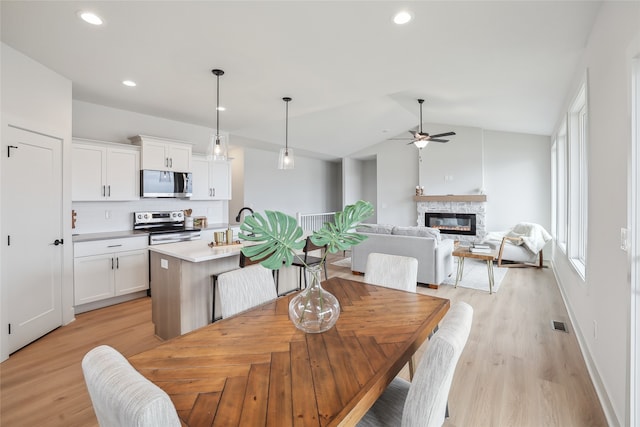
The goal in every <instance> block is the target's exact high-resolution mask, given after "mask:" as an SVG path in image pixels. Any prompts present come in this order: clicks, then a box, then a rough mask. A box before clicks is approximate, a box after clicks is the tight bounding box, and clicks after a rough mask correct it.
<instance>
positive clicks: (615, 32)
mask: <svg viewBox="0 0 640 427" xmlns="http://www.w3.org/2000/svg"><path fill="white" fill-rule="evenodd" d="M639 23H640V3H638V2H603V4H602V7H601V10H600V13H599V15H598V18H597V20H596V22H595V24H594V28H593V30H592V32H591V35H590V37H589V41H588V43H587V48H586V52H585V55H584V59H583V63H582V65H581V66H580V67H579V68H578V69H577V70H576V77H575V79H574V88H573V90H572V91H571V92H569V93H567V94H566V104H565V109H564V111H566V110H567V107H568V105H569V102H570V100H571V99H572V98H573V97H574V96H575V94H576V91H577V89H578V85H579V83H580V82H581V79H582V78H583V76H584V74H585V71H586V70H588V108H589V134H588V174H589V182H588V185H589V194H588V206H589V208H588V236H587V240H588V247H587V266H586V281H584V282H583V281H582V280H581V279H580V277H579V276H578V275H577V274H576V272H575V271H574V270H573V268H572V267H571V265H570V264H569V261H568V259H567V257H566V256H565V254H564V253H562V251H561V250H560V249H559V248H557V247H556V248H555V251H554V252H555V253H554V257H553V263H554V270H555V272H556V275H557V277H558V281H559V284H560V287H561V290H562V293H563V296H564V298H565V301H566V303H567V306H568V308H569V312H570V315H571V317H572V322H573V325H574V328H575V330H576V334H577V336H578V339H579V341H580V344H581V346H582V349H583V353H584V354H585V360H586V362H587V365H588V367H589V369H590V372H591V373H592V378H593V379H594V383H595V386H596V388H597V389H598V392H599V394H600V396H601V400H602V402H603V406H604V409H605V412H606V413H607V416H608V419H609V423H610V425H625V419H626V420H628V414H629V407H630V405H629V375H630V370H629V360H628V356H627V355H628V339H629V307H630V301H631V295H630V282H629V277H628V270H629V260H628V257H627V254H626V253H625V252H624V251H622V250H621V249H620V229H621V228H623V227H627V194H628V192H627V185H628V171H627V168H626V165H627V159H628V158H629V156H630V146H631V120H630V110H631V108H630V99H631V97H630V95H631V59H632V58H633V57H634V56H637V55H640V43H639V41H640V24H639ZM561 119H562V117H558V123H559V122H560V121H561ZM636 232H637V231H636ZM596 324H597V331H596V330H595V329H596V326H595V325H596ZM596 332H597V333H596ZM635 404H636V405H638V404H639V403H638V402H635Z"/></svg>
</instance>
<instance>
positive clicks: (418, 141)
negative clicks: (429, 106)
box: [391, 99, 456, 148]
mask: <svg viewBox="0 0 640 427" xmlns="http://www.w3.org/2000/svg"><path fill="white" fill-rule="evenodd" d="M423 103H424V99H418V104H420V126H419V131H414V130H410V131H409V133H410V134H411V135H412V136H413V138H412V139H411V141H410V142H409V144H415V146H416V147H418V148H424V147H426V146H427V144H428V143H429V142H431V141H433V142H449V140H448V139H442V137H443V136H452V135H455V134H456V133H455V132H445V133H439V134H437V135H429V134H428V133H426V132H423V131H422V104H423ZM391 139H406V138H391Z"/></svg>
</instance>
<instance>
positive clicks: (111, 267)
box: [111, 257, 113, 270]
mask: <svg viewBox="0 0 640 427" xmlns="http://www.w3.org/2000/svg"><path fill="white" fill-rule="evenodd" d="M111 269H112V270H113V257H111Z"/></svg>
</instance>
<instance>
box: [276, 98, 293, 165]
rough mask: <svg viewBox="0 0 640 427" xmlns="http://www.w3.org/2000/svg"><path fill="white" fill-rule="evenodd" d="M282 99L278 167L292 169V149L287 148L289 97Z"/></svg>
mask: <svg viewBox="0 0 640 427" xmlns="http://www.w3.org/2000/svg"><path fill="white" fill-rule="evenodd" d="M282 100H283V101H284V102H285V126H284V148H281V149H280V156H279V157H278V169H293V164H294V158H293V150H292V149H291V148H289V102H290V101H291V98H290V97H288V96H285V97H284V98H282Z"/></svg>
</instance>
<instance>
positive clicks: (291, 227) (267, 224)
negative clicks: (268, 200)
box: [239, 211, 304, 270]
mask: <svg viewBox="0 0 640 427" xmlns="http://www.w3.org/2000/svg"><path fill="white" fill-rule="evenodd" d="M265 215H266V219H265V218H264V217H263V216H262V215H260V214H259V213H254V214H253V215H251V216H248V217H245V219H244V222H243V223H242V225H241V226H240V231H242V232H244V233H240V234H239V236H240V238H241V239H244V240H247V241H250V242H261V243H258V244H255V245H251V246H246V247H244V248H242V253H243V254H244V255H245V256H247V257H249V258H251V259H252V260H255V259H262V258H266V259H265V260H264V261H263V262H262V263H261V264H262V265H263V266H264V267H266V268H269V269H271V270H278V269H279V268H280V267H282V264H283V263H284V265H286V266H289V265H291V263H292V262H293V257H294V254H295V251H296V250H300V249H302V248H303V247H304V240H300V241H298V239H299V238H300V237H302V228H300V227H298V223H297V221H296V219H295V218H293V217H290V216H289V215H286V214H284V213H282V212H274V211H265Z"/></svg>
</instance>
